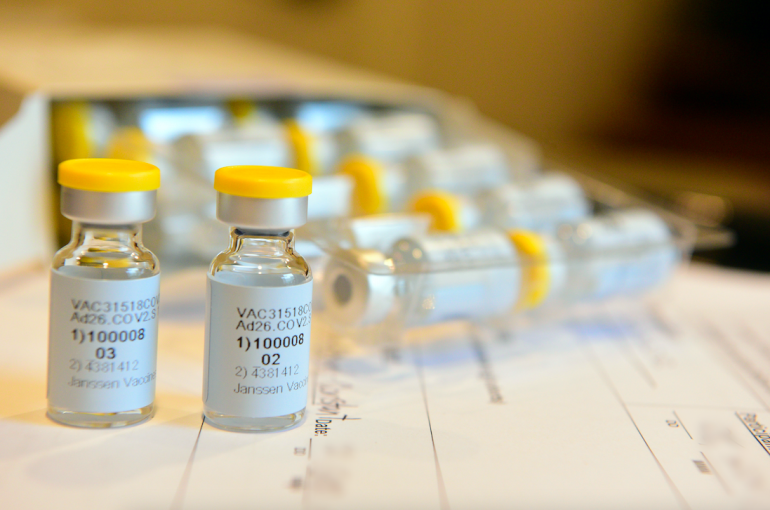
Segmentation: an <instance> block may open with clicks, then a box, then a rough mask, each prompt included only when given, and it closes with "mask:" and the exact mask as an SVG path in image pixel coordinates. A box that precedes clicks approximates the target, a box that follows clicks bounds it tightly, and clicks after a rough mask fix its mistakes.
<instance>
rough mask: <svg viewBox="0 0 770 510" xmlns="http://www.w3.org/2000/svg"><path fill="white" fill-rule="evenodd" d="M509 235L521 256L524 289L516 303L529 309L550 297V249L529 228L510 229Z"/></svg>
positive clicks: (518, 306)
mask: <svg viewBox="0 0 770 510" xmlns="http://www.w3.org/2000/svg"><path fill="white" fill-rule="evenodd" d="M508 237H509V238H510V239H511V242H512V243H513V245H514V246H515V247H516V250H517V251H518V253H519V256H520V257H521V264H522V267H521V273H522V277H523V281H522V291H521V297H520V298H519V302H518V304H517V305H516V306H517V308H519V309H520V310H528V309H530V308H535V307H536V306H538V305H540V304H541V303H542V302H543V301H545V298H547V297H548V291H549V288H550V285H551V274H550V271H549V268H548V250H547V248H546V245H545V243H544V242H543V238H542V237H541V236H540V235H538V234H536V233H535V232H529V231H527V230H509V231H508Z"/></svg>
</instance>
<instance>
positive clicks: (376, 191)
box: [339, 155, 388, 216]
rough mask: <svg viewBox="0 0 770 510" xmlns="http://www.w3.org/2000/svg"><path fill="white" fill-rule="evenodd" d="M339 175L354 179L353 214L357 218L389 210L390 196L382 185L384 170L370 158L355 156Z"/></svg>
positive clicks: (344, 162)
mask: <svg viewBox="0 0 770 510" xmlns="http://www.w3.org/2000/svg"><path fill="white" fill-rule="evenodd" d="M339 173H341V174H344V175H349V176H350V177H352V178H353V213H354V214H356V215H357V216H362V215H367V214H377V213H382V212H386V211H387V210H388V196H387V194H386V193H385V189H384V186H383V185H382V175H383V170H382V167H381V166H380V164H379V163H378V162H377V161H376V160H374V159H372V158H369V157H366V156H360V155H354V156H349V157H348V158H346V159H345V160H344V161H343V162H342V164H341V165H340V170H339Z"/></svg>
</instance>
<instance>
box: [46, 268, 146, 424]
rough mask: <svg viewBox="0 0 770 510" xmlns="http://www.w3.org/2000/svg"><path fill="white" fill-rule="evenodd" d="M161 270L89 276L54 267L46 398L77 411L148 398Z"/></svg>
mask: <svg viewBox="0 0 770 510" xmlns="http://www.w3.org/2000/svg"><path fill="white" fill-rule="evenodd" d="M159 289H160V275H155V276H152V277H149V278H141V279H137V280H91V279H86V278H77V277H72V276H67V275H64V274H61V273H60V272H58V271H56V270H52V272H51V322H50V333H49V346H48V403H49V405H50V406H52V407H56V408H60V409H66V410H68V411H74V412H82V413H117V412H122V411H131V410H133V409H139V408H142V407H145V406H148V405H150V404H152V402H153V400H154V399H155V372H156V361H157V354H158V347H157V346H158V305H159Z"/></svg>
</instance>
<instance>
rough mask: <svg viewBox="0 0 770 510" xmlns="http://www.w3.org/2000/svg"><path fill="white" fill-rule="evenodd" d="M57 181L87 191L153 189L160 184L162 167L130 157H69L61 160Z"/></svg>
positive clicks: (109, 191)
mask: <svg viewBox="0 0 770 510" xmlns="http://www.w3.org/2000/svg"><path fill="white" fill-rule="evenodd" d="M58 182H59V184H61V185H62V186H64V187H66V188H72V189H79V190H84V191H100V192H106V193H126V192H131V191H152V190H156V189H158V188H160V170H158V167H156V166H154V165H151V164H149V163H142V162H141V161H129V160H127V159H106V158H103V159H102V158H88V159H70V160H67V161H63V162H61V163H59V180H58Z"/></svg>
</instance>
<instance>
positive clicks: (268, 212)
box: [203, 166, 312, 431]
mask: <svg viewBox="0 0 770 510" xmlns="http://www.w3.org/2000/svg"><path fill="white" fill-rule="evenodd" d="M311 186H312V178H311V177H310V174H308V173H306V172H303V171H300V170H295V169H290V168H279V167H264V166H231V167H224V168H220V169H219V170H217V172H216V175H215V179H214V188H215V189H216V190H217V192H218V193H217V218H218V219H219V220H220V221H222V222H223V223H226V224H228V225H230V226H231V232H230V246H229V247H228V248H227V249H226V250H225V251H223V252H222V253H220V254H219V255H217V256H216V257H215V258H214V260H213V261H212V263H211V267H210V269H209V273H208V296H207V301H206V347H205V352H204V381H203V404H204V414H205V416H206V419H207V420H208V421H209V422H210V423H212V424H213V425H215V426H217V427H220V428H223V429H227V430H234V431H271V430H281V429H286V428H289V427H292V426H294V425H296V424H298V423H299V422H300V421H301V420H302V418H303V416H304V414H305V407H306V406H307V384H308V377H309V362H310V318H311V314H312V310H311V300H312V275H311V272H310V268H309V267H308V265H307V263H306V262H305V260H304V259H303V258H302V257H301V256H300V255H299V254H297V253H296V252H295V251H294V232H293V229H294V228H297V227H300V226H302V225H303V224H304V223H305V222H306V220H307V203H308V195H310V192H311Z"/></svg>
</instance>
